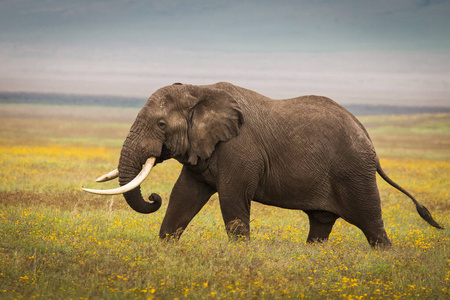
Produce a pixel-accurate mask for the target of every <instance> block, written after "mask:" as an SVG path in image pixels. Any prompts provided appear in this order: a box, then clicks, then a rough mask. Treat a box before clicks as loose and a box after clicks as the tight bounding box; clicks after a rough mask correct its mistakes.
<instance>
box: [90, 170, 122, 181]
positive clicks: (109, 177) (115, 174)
mask: <svg viewBox="0 0 450 300" xmlns="http://www.w3.org/2000/svg"><path fill="white" fill-rule="evenodd" d="M117 177H119V170H118V169H115V170H114V171H111V172H109V173H108V174H105V175H102V176H100V177H99V178H97V179H95V181H97V182H105V181H109V180H112V179H114V178H117Z"/></svg>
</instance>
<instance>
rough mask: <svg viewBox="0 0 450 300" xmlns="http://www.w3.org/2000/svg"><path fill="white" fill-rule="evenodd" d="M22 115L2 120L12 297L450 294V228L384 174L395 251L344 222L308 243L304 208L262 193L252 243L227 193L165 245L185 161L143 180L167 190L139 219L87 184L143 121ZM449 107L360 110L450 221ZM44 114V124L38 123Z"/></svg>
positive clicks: (396, 166) (4, 279) (3, 214)
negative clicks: (229, 212) (240, 230)
mask: <svg viewBox="0 0 450 300" xmlns="http://www.w3.org/2000/svg"><path fill="white" fill-rule="evenodd" d="M1 110H2V106H0V111H1ZM16 112H17V111H16ZM19 112H20V111H19ZM19 112H17V115H14V118H4V119H3V120H2V122H0V165H1V166H2V168H1V173H0V298H1V299H31V298H38V299H76V298H90V299H129V298H142V299H148V298H155V299H175V298H179V299H183V298H188V299H235V298H244V299H251V298H256V299H287V298H292V299H298V298H302V297H304V298H313V299H317V298H320V299H336V298H348V299H370V298H373V299H385V298H388V299H392V298H403V299H411V298H419V299H422V298H424V299H448V298H449V297H450V257H449V253H450V234H449V230H448V229H445V230H437V229H434V228H432V227H430V226H429V225H428V224H427V223H425V222H424V221H423V220H422V219H421V218H420V217H419V216H418V214H417V213H416V211H415V208H414V206H413V204H412V203H411V201H410V200H409V199H408V198H407V197H405V196H404V195H402V194H401V193H400V192H398V191H396V190H395V189H393V188H391V187H390V186H388V185H387V184H385V183H383V182H382V180H379V187H380V194H381V196H382V207H383V214H384V216H383V218H384V221H385V225H386V230H387V232H388V235H389V237H390V238H391V241H392V242H393V248H392V249H390V250H385V251H383V250H373V249H371V248H370V247H369V245H368V243H367V241H366V240H365V237H364V235H363V234H362V232H361V231H360V230H359V229H357V228H356V227H354V226H352V225H349V224H348V223H346V222H345V221H342V220H339V221H338V222H337V223H336V225H335V227H334V229H333V232H332V234H331V236H330V240H329V241H328V242H326V243H324V244H320V245H306V244H305V240H306V236H307V234H308V229H309V228H308V227H309V226H308V220H307V217H306V215H305V214H304V213H302V212H299V211H294V210H284V209H280V208H276V207H270V206H264V205H260V204H257V203H253V204H252V215H251V231H252V233H251V234H252V239H251V240H250V241H249V242H233V243H231V242H229V241H228V239H227V236H226V233H225V229H224V225H223V221H222V217H221V213H220V208H219V203H218V199H217V196H216V195H215V196H213V197H212V199H211V200H210V201H209V202H208V203H207V205H206V206H205V207H204V208H203V210H202V211H201V212H200V213H199V214H198V215H197V216H196V217H195V218H194V220H193V221H192V223H191V224H190V225H189V227H188V228H187V230H186V232H185V233H184V234H183V236H182V238H181V240H180V241H179V242H177V243H173V242H171V243H161V242H160V241H159V239H158V237H157V236H158V231H159V227H160V224H161V222H162V219H163V217H164V213H165V210H166V208H167V202H168V198H169V195H170V190H171V188H172V186H173V184H174V182H175V180H176V178H177V176H178V173H179V171H180V165H179V164H178V163H177V162H175V161H169V162H165V163H164V164H162V165H158V166H157V167H156V168H155V169H154V171H152V176H151V179H150V180H147V181H146V182H145V183H144V184H143V194H144V195H148V194H149V193H151V192H156V193H159V194H161V196H162V198H163V206H162V207H161V209H160V210H159V211H157V212H155V213H153V214H151V215H141V214H138V213H135V212H134V211H132V210H131V209H130V208H129V207H128V206H127V204H126V203H125V201H124V200H123V198H122V197H121V196H93V195H90V194H86V193H83V192H82V191H81V190H80V187H81V186H82V185H83V186H88V187H98V186H99V185H98V184H96V183H93V179H95V178H96V177H97V176H98V175H101V174H103V173H105V172H107V171H109V170H111V169H113V168H115V167H116V166H117V161H118V155H119V153H120V145H121V143H122V141H123V139H124V137H125V136H126V133H127V131H128V128H129V127H130V126H131V122H129V123H127V122H125V121H122V122H111V121H110V120H106V119H105V120H103V119H96V120H84V121H79V120H77V118H78V117H74V118H69V119H65V118H63V120H60V119H58V114H60V113H61V111H58V112H57V113H54V114H53V115H52V114H51V113H50V116H49V115H48V114H49V112H48V111H45V112H41V113H40V114H38V115H37V116H35V118H32V117H30V116H24V117H23V118H19V117H20V113H19ZM42 114H44V115H45V116H46V117H45V118H44V117H43V116H42ZM55 114H56V115H55ZM111 114H114V113H111ZM0 115H1V113H0ZM51 116H53V117H51ZM449 117H450V115H437V116H435V115H421V116H410V117H403V116H398V117H383V118H379V117H377V118H363V119H362V121H363V123H366V124H367V127H368V130H369V132H370V133H371V135H372V138H373V140H374V143H375V145H376V148H377V150H378V153H381V154H380V157H381V158H382V161H381V162H382V164H383V167H384V169H385V171H386V172H387V173H388V174H389V176H390V177H392V178H393V179H394V180H395V181H397V182H399V183H400V184H401V185H402V186H404V187H405V188H407V189H408V190H409V191H410V192H411V193H413V194H414V195H415V196H416V197H417V199H418V200H419V201H420V202H422V203H423V204H425V205H426V206H427V207H428V208H429V209H430V211H431V212H432V214H433V216H434V217H435V219H436V220H437V221H438V222H440V223H441V224H442V225H444V227H447V228H448V227H449V224H450V217H449V211H450V203H449V200H448V199H449V190H450V186H449V185H450V162H449V158H450V156H449V155H450V147H447V145H448V144H449V143H450V140H449V139H450V138H449V135H448V134H446V132H448V128H445V127H446V126H445V125H442V124H444V123H445V122H447V121H446V120H448V119H449ZM36 120H39V122H40V123H39V124H40V126H34V127H33V128H31V126H33V125H32V124H36ZM423 124H427V125H426V126H425V127H426V130H425V131H424V130H422V129H420V128H423V127H424V125H423ZM389 126H391V127H389ZM381 127H383V129H380V128H381ZM386 128H388V129H386ZM105 141H106V142H105ZM424 141H425V142H426V145H423V143H424ZM405 149H409V150H410V151H409V152H408V151H406V152H404V150H405ZM382 154H386V155H382ZM104 185H105V186H106V187H112V186H115V185H117V182H111V183H105V184H103V185H101V186H102V187H103V186H104Z"/></svg>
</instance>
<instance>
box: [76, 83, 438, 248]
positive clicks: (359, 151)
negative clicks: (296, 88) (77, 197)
mask: <svg viewBox="0 0 450 300" xmlns="http://www.w3.org/2000/svg"><path fill="white" fill-rule="evenodd" d="M171 158H174V159H176V160H177V161H178V162H180V163H181V164H182V165H183V167H182V170H181V173H180V175H179V178H178V179H177V181H176V183H175V185H174V187H173V190H172V192H171V195H170V198H169V203H168V206H167V210H166V214H165V216H164V219H163V222H162V225H161V228H160V232H159V237H160V239H162V240H168V239H175V240H178V239H179V238H180V236H181V234H182V233H183V231H184V230H185V228H186V227H187V226H188V224H189V222H190V221H191V220H192V219H193V217H194V216H195V215H196V214H197V213H198V212H199V211H200V210H201V209H202V207H203V206H204V205H205V204H206V203H207V202H208V200H209V199H210V197H211V196H212V195H213V194H215V193H216V192H217V193H218V197H219V204H220V210H221V212H222V217H223V221H224V223H225V228H226V231H227V234H228V236H229V238H230V239H244V240H246V239H248V238H249V237H250V208H251V202H252V201H255V202H259V203H262V204H266V205H271V206H277V207H281V208H286V209H295V210H302V211H304V212H305V213H306V214H307V216H308V218H309V225H310V229H309V234H308V237H307V243H313V242H322V241H325V240H327V239H328V238H329V235H330V232H331V230H332V227H333V225H334V223H335V221H336V220H337V219H338V218H342V219H344V220H345V221H347V222H349V223H350V224H353V225H355V226H357V227H358V228H359V229H361V230H362V232H363V233H364V235H365V237H366V238H367V241H368V242H369V244H370V245H371V246H372V247H377V246H381V247H389V246H390V245H391V242H390V240H389V238H388V236H387V234H386V231H385V228H384V224H383V220H382V211H381V203H380V195H379V191H378V187H377V182H376V173H377V172H378V174H379V175H380V176H381V177H382V178H383V179H384V180H385V181H386V182H388V183H389V184H390V185H391V186H393V187H394V188H396V189H398V190H399V191H401V192H403V193H404V194H405V195H407V196H408V197H409V198H410V199H411V200H412V201H413V202H414V204H415V206H416V209H417V211H418V213H419V215H420V216H421V217H422V218H423V219H424V220H425V221H427V222H428V223H429V224H430V225H432V226H434V227H436V228H440V229H442V227H441V226H440V225H439V224H438V223H437V222H436V221H435V220H434V219H433V217H432V216H431V214H430V212H429V211H428V210H427V208H426V207H425V206H423V205H422V204H420V203H419V202H418V201H417V200H416V199H415V198H414V197H413V196H412V195H411V194H410V193H408V192H407V191H406V190H405V189H403V188H402V187H400V186H399V185H398V184H397V183H395V182H394V181H392V180H391V179H390V178H389V177H388V176H387V175H386V173H385V172H384V171H383V169H382V168H381V165H380V161H379V158H378V156H377V154H376V152H375V148H374V146H373V143H372V141H371V139H370V137H369V134H368V132H367V131H366V129H365V128H364V126H363V125H362V124H361V123H360V122H359V121H358V119H357V118H356V117H355V116H353V115H352V114H351V113H350V112H348V111H347V110H346V109H345V108H344V107H342V106H340V105H339V104H337V103H336V102H335V101H333V100H331V99H329V98H326V97H322V96H314V95H309V96H301V97H297V98H293V99H285V100H273V99H270V98H268V97H265V96H263V95H261V94H258V93H256V92H254V91H251V90H248V89H245V88H242V87H238V86H235V85H233V84H231V83H226V82H219V83H215V84H212V85H201V86H196V85H189V84H180V83H176V84H173V85H170V86H166V87H163V88H160V89H158V90H157V91H156V92H155V93H153V94H152V95H151V96H150V98H149V99H148V101H147V102H146V104H145V105H144V107H143V108H142V109H141V110H140V112H139V113H138V115H137V117H136V120H135V122H134V123H133V125H132V126H131V129H130V131H129V133H128V136H127V137H126V139H125V141H124V143H123V147H122V149H121V153H120V159H119V164H118V168H117V169H116V170H114V171H112V172H110V173H108V174H105V175H103V176H101V177H100V178H98V179H97V181H99V182H102V181H106V180H111V179H113V178H116V177H118V178H119V184H120V187H118V188H115V189H112V190H94V189H84V190H85V191H87V192H91V193H97V194H106V195H112V194H123V196H124V198H125V200H126V201H127V203H128V204H129V206H130V207H131V208H132V209H134V210H135V211H137V212H139V213H144V214H148V213H152V212H155V211H157V210H158V209H159V208H160V206H161V197H160V196H159V195H157V194H154V193H153V194H151V196H150V197H149V201H146V200H144V198H143V197H142V194H141V190H140V184H141V183H142V181H143V180H144V179H145V178H146V177H147V176H148V174H149V173H150V171H151V169H152V167H153V166H154V165H156V164H159V163H162V162H163V161H165V160H167V159H171Z"/></svg>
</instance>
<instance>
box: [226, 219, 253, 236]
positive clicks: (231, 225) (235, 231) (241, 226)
mask: <svg viewBox="0 0 450 300" xmlns="http://www.w3.org/2000/svg"><path fill="white" fill-rule="evenodd" d="M226 230H227V234H228V238H229V239H230V240H231V241H248V240H250V226H249V225H248V224H245V223H244V222H243V221H242V220H239V219H236V220H233V221H231V222H228V224H227V225H226Z"/></svg>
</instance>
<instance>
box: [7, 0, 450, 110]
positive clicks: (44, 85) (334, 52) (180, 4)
mask: <svg viewBox="0 0 450 300" xmlns="http://www.w3.org/2000/svg"><path fill="white" fill-rule="evenodd" d="M449 16H450V1H446V0H395V1H392V0H376V1H375V0H353V1H351V0H333V1H330V0H317V1H314V0H311V1H299V0H292V1H283V0H278V1H264V0H259V1H258V0H255V1H245V0H239V1H225V0H217V1H216V0H204V1H203V0H200V1H194V0H191V1H177V0H165V1H132V0H130V1H127V0H113V1H106V0H105V1H72V0H70V1H66V0H42V1H35V0H30V1H25V0H15V1H13V0H1V1H0V91H30V92H35V91H36V92H58V93H61V92H62V93H76V94H107V95H108V94H110V95H124V96H138V97H143V98H147V97H148V96H150V95H151V94H152V93H153V92H154V91H155V90H156V89H158V88H159V87H162V86H165V85H169V84H172V83H173V82H183V83H192V84H209V83H214V82H217V81H229V82H232V83H234V84H237V85H240V86H243V87H246V88H250V89H253V90H255V91H258V92H260V93H262V94H265V95H267V96H270V97H273V98H288V97H295V96H299V95H305V94H321V95H325V96H329V97H331V98H334V99H335V100H337V101H338V102H341V103H344V104H345V103H372V104H381V103H383V104H386V103H388V104H393V105H396V104H399V105H443V106H450V17H449Z"/></svg>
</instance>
